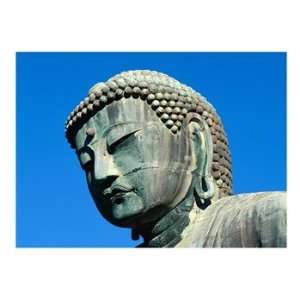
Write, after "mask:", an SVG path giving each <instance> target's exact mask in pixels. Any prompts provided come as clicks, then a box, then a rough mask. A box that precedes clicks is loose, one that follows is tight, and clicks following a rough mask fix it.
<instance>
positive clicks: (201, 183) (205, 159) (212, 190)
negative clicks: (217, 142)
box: [188, 114, 216, 209]
mask: <svg viewBox="0 0 300 300" xmlns="http://www.w3.org/2000/svg"><path fill="white" fill-rule="evenodd" d="M188 127H189V132H190V140H191V148H192V149H191V150H192V153H193V162H194V170H193V171H192V173H193V188H194V196H195V199H196V202H197V205H198V206H199V207H200V208H203V209H204V208H206V207H207V206H208V205H209V204H210V203H211V199H212V198H213V197H214V195H215V194H216V185H215V182H214V178H213V176H212V175H211V165H212V157H213V143H212V138H211V134H210V131H209V128H208V125H207V124H206V122H204V121H203V120H202V119H201V118H200V117H199V116H198V115H196V114H193V115H192V116H191V118H190V120H189V123H188Z"/></svg>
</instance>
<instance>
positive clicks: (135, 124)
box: [75, 98, 191, 227]
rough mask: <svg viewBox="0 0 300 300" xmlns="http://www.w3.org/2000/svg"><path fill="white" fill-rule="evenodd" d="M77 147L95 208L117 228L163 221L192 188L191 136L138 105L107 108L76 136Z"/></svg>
mask: <svg viewBox="0 0 300 300" xmlns="http://www.w3.org/2000/svg"><path fill="white" fill-rule="evenodd" d="M75 144H76V150H77V154H78V157H79V160H80V164H81V166H82V168H83V169H84V170H85V173H86V177H87V182H88V187H89V190H90V193H91V195H92V197H93V199H94V201H95V203H96V206H97V208H98V209H99V211H100V212H101V214H102V215H103V216H104V217H105V218H106V219H107V220H109V221H110V222H111V223H113V224H115V225H118V226H126V227H135V226H138V225H140V224H142V223H147V222H150V221H154V220H156V219H158V218H160V217H161V216H162V215H164V214H165V213H166V212H167V211H168V210H169V209H170V208H172V207H174V206H175V205H176V204H177V203H178V202H179V201H180V200H182V199H183V198H184V196H185V194H186V193H187V190H188V188H189V186H190V183H191V172H190V165H191V161H190V159H191V154H190V151H191V150H190V146H189V139H188V134H187V132H186V131H185V130H184V129H182V130H181V131H180V133H179V134H176V135H174V134H172V133H171V132H170V130H169V129H167V128H166V127H165V126H164V125H163V124H162V122H161V121H160V120H159V119H158V117H157V116H156V115H155V112H154V111H153V110H152V109H151V108H150V107H149V105H148V104H147V103H145V102H143V101H141V100H139V99H133V98H128V99H125V98H124V99H121V100H119V101H115V102H113V103H111V104H110V105H108V106H106V107H105V108H103V109H102V110H101V111H99V112H98V113H97V114H95V115H94V116H93V117H92V118H90V119H89V120H88V121H87V122H86V123H85V124H84V125H83V127H82V128H81V129H80V130H79V131H78V132H77V134H76V136H75Z"/></svg>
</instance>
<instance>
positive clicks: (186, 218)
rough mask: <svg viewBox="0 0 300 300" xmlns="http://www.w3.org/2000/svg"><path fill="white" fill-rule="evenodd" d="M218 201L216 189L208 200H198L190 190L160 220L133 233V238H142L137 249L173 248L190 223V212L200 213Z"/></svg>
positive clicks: (195, 194) (193, 191) (192, 190)
mask: <svg viewBox="0 0 300 300" xmlns="http://www.w3.org/2000/svg"><path fill="white" fill-rule="evenodd" d="M193 186H194V185H193V184H192V187H193ZM218 200H219V192H218V189H217V188H216V190H215V193H214V196H213V198H211V199H208V200H203V199H200V198H199V196H198V195H197V193H196V192H195V189H194V188H191V189H190V190H189V192H188V194H187V196H186V197H185V199H184V200H183V201H181V202H180V203H179V204H178V205H177V206H176V207H175V208H173V209H171V210H170V211H169V212H168V213H167V214H166V215H164V216H163V217H162V218H161V219H159V220H158V221H156V222H154V223H152V224H148V225H147V227H144V228H139V229H136V230H134V231H133V236H135V237H138V236H139V235H141V236H142V237H143V238H144V242H143V243H142V244H141V245H139V246H138V247H158V248H163V247H165V248H166V247H175V246H176V245H177V244H178V243H179V242H180V241H181V239H182V233H183V231H184V229H186V227H187V226H188V225H189V223H190V215H191V212H192V210H196V211H195V212H196V213H200V212H201V211H203V210H205V209H206V208H207V207H208V206H209V205H211V204H212V203H214V202H216V201H218Z"/></svg>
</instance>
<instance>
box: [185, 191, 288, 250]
mask: <svg viewBox="0 0 300 300" xmlns="http://www.w3.org/2000/svg"><path fill="white" fill-rule="evenodd" d="M190 227H191V228H190V230H189V232H188V234H187V235H186V236H185V237H184V238H185V239H186V242H185V243H183V244H185V245H186V246H187V244H189V247H285V246H286V193H285V192H260V193H248V194H238V195H233V196H228V197H224V198H221V199H219V200H218V201H216V202H215V203H213V204H212V205H210V206H209V207H208V208H207V209H205V210H204V211H202V212H200V213H198V214H197V217H196V218H194V220H193V222H192V224H191V225H190Z"/></svg>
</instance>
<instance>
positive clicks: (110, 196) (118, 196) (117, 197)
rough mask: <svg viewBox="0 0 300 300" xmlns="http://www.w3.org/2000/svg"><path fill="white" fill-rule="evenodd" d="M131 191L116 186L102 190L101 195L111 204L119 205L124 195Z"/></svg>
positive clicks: (127, 188) (130, 189) (121, 186)
mask: <svg viewBox="0 0 300 300" xmlns="http://www.w3.org/2000/svg"><path fill="white" fill-rule="evenodd" d="M132 190H133V188H129V187H125V186H123V185H119V184H117V185H114V186H112V187H110V188H108V189H106V190H104V192H103V195H104V197H105V199H106V200H108V201H109V202H110V203H111V204H121V203H123V202H124V200H125V197H126V194H128V193H129V192H131V191H132Z"/></svg>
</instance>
